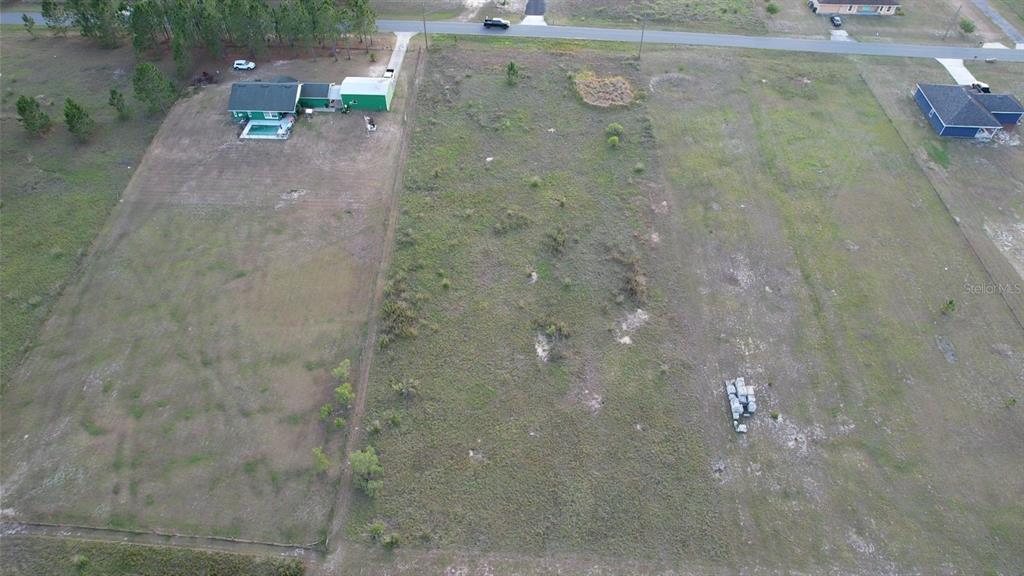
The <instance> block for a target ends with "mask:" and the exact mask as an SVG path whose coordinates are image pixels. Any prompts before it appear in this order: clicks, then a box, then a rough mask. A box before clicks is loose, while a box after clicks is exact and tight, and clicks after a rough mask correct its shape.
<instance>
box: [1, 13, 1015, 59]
mask: <svg viewBox="0 0 1024 576" xmlns="http://www.w3.org/2000/svg"><path fill="white" fill-rule="evenodd" d="M29 16H32V17H33V18H35V19H36V21H37V22H39V23H40V24H41V23H42V16H41V15H40V14H39V13H29ZM0 24H21V13H20V12H4V13H2V14H0ZM424 26H425V27H426V31H427V32H428V33H430V34H459V35H470V36H488V35H493V36H512V37H520V38H552V39H565V40H599V41H606V42H634V43H639V42H640V31H639V30H629V29H622V28H589V27H583V26H524V25H518V26H512V27H511V28H509V29H508V30H501V29H489V28H484V27H483V25H482V24H480V23H478V22H446V21H440V22H438V21H435V22H427V23H426V24H425V25H424V23H423V22H422V21H418V20H378V21H377V27H378V28H379V29H380V31H381V32H423V31H424ZM644 42H647V43H650V44H676V45H685V46H719V47H724V48H752V49H755V50H789V51H793V52H816V53H819V54H841V55H851V54H853V55H862V56H897V57H906V58H959V59H963V60H984V59H986V58H995V59H998V60H1000V61H1006V62H1024V50H1000V49H992V48H970V47H966V46H944V45H928V44H894V43H883V42H832V41H829V40H810V39H803V38H773V37H770V36H736V35H732V34H707V33H703V32H671V31H667V30H651V29H648V30H647V32H646V34H645V35H644Z"/></svg>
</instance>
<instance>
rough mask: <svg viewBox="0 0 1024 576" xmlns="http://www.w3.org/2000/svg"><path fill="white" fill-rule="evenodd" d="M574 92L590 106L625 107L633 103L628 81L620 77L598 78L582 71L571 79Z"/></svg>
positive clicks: (589, 72) (591, 73)
mask: <svg viewBox="0 0 1024 576" xmlns="http://www.w3.org/2000/svg"><path fill="white" fill-rule="evenodd" d="M573 84H574V85H575V86H576V92H577V93H578V94H579V95H580V98H583V101H584V102H586V103H587V104H590V105H591V106H598V107H600V108H610V107H613V106H627V105H629V103H630V102H632V101H633V98H634V95H633V87H632V86H631V85H630V83H629V80H626V79H625V78H623V77H622V76H604V77H602V76H598V75H597V74H595V73H594V72H591V71H589V70H584V71H582V72H578V73H577V74H576V75H575V77H574V78H573Z"/></svg>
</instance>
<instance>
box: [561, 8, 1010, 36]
mask: <svg viewBox="0 0 1024 576" xmlns="http://www.w3.org/2000/svg"><path fill="white" fill-rule="evenodd" d="M774 4H775V5H776V6H777V7H778V8H779V12H778V13H777V14H769V13H768V11H767V9H766V6H767V5H768V3H767V2H764V1H762V0H713V1H696V0H645V1H643V2H616V1H610V0H596V1H595V0H550V1H549V2H548V3H547V6H548V15H547V20H548V22H549V23H552V24H578V25H587V26H629V27H639V26H640V24H639V23H640V19H641V18H645V19H646V20H647V22H648V26H650V27H657V28H677V29H683V30H695V31H708V32H732V33H742V34H775V35H778V34H782V35H793V36H810V37H826V38H827V37H828V36H829V31H830V30H831V25H830V23H829V21H828V18H827V17H826V16H824V15H821V16H819V15H815V14H814V13H812V12H811V11H810V10H809V9H808V8H807V3H806V2H801V1H790V0H787V1H776V2H774ZM961 4H963V8H962V10H961V15H962V16H964V17H967V18H970V19H972V20H974V21H975V23H976V24H977V26H978V30H977V32H976V33H974V34H971V35H964V34H961V33H960V32H959V31H958V30H957V29H955V24H956V22H955V20H954V19H953V17H954V16H955V15H957V8H958V7H960V6H961ZM902 5H903V15H901V16H893V17H877V16H855V15H849V16H845V15H844V16H843V21H844V23H843V29H844V30H846V31H847V32H849V34H850V35H851V36H852V37H853V38H854V39H855V40H857V41H859V42H872V41H875V42H879V41H880V42H920V43H933V44H934V43H947V44H976V43H977V42H979V41H982V40H984V41H1002V40H1004V37H1003V34H1002V32H1001V31H1000V30H999V29H998V28H996V27H995V26H994V25H993V24H992V23H991V22H989V21H988V19H987V18H986V17H984V15H983V14H981V13H980V12H979V11H978V10H977V9H976V8H974V6H973V5H972V4H970V3H969V2H967V3H960V2H954V1H953V0H904V2H903V3H902ZM951 22H953V24H954V29H953V30H951V33H950V34H949V35H948V37H947V36H946V34H945V32H946V29H947V28H948V27H949V25H950V23H951Z"/></svg>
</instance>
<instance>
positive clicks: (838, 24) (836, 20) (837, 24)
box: [830, 16, 843, 28]
mask: <svg viewBox="0 0 1024 576" xmlns="http://www.w3.org/2000/svg"><path fill="white" fill-rule="evenodd" d="M830 20H832V27H833V28H842V27H843V19H842V18H840V17H839V16H833V17H832V18H830Z"/></svg>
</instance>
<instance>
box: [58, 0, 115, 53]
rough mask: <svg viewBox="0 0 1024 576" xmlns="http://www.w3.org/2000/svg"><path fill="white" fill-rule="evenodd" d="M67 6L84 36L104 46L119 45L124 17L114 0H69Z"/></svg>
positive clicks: (113, 46) (112, 46)
mask: <svg viewBox="0 0 1024 576" xmlns="http://www.w3.org/2000/svg"><path fill="white" fill-rule="evenodd" d="M65 6H66V7H67V10H68V12H69V13H70V14H71V19H72V22H74V25H75V26H76V27H77V28H78V29H79V31H80V32H81V33H82V36H85V37H86V38H92V39H94V40H96V41H97V42H99V44H100V46H103V47H104V48H116V47H117V43H118V38H117V36H118V33H119V32H120V30H121V27H122V24H123V18H122V17H121V15H120V13H119V11H118V8H117V7H116V6H115V5H114V2H113V0H67V1H66V2H65Z"/></svg>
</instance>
